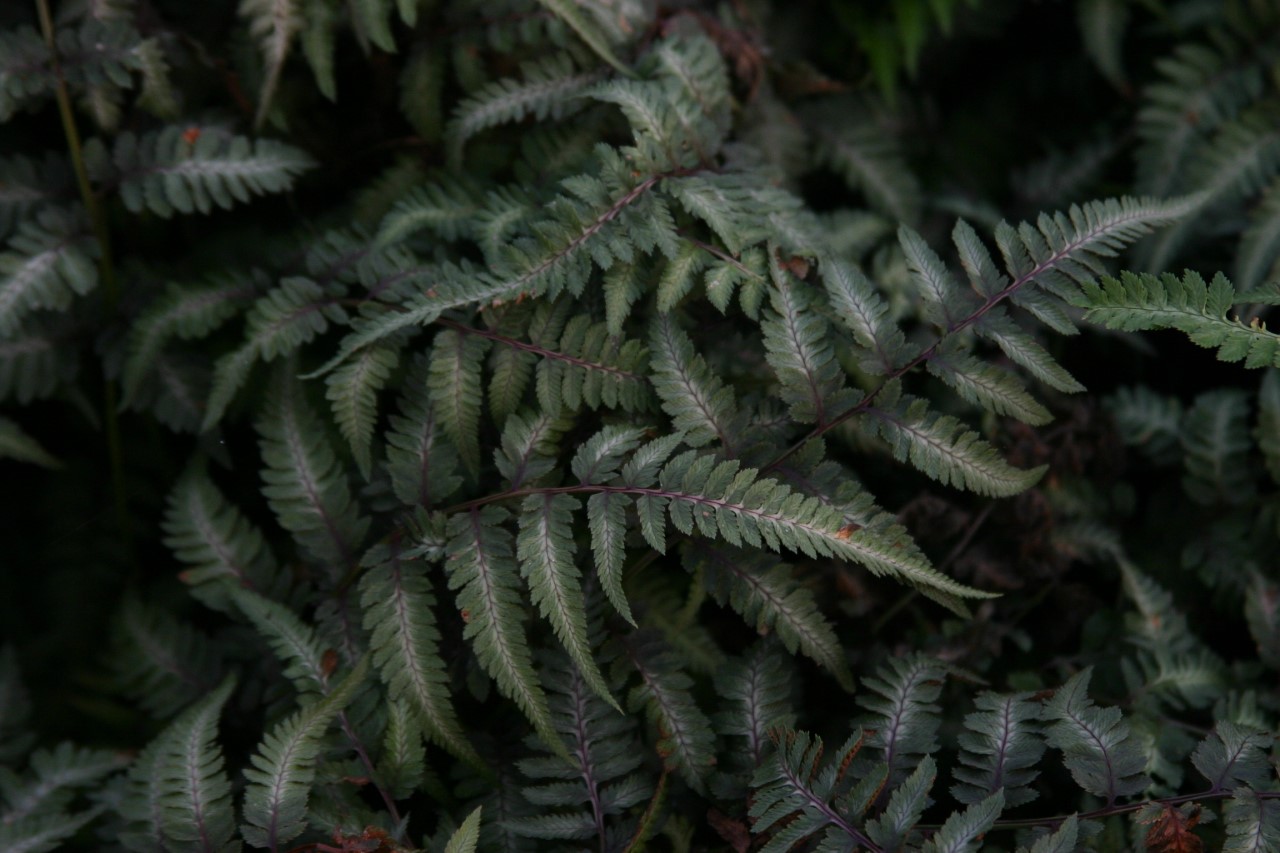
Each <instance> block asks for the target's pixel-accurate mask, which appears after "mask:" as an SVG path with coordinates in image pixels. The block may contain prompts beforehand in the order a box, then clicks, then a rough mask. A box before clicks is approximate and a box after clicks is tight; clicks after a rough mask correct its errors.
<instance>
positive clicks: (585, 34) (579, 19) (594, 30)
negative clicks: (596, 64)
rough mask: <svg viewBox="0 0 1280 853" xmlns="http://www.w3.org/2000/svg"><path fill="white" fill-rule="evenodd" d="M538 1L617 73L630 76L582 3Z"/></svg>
mask: <svg viewBox="0 0 1280 853" xmlns="http://www.w3.org/2000/svg"><path fill="white" fill-rule="evenodd" d="M538 2H539V3H540V4H541V5H542V6H543V7H545V8H546V10H547V11H548V12H550V13H551V14H553V15H555V16H556V17H557V18H559V19H560V20H562V21H564V22H565V23H566V24H568V25H569V28H570V29H572V30H573V31H574V32H575V33H577V34H578V38H580V39H582V41H583V43H585V44H586V45H587V47H589V48H591V51H592V53H594V54H595V55H596V56H598V57H600V58H601V59H603V60H604V61H605V62H607V63H608V64H609V65H611V66H612V67H613V69H614V70H615V71H617V72H618V73H619V74H623V75H626V76H631V75H632V74H633V73H634V72H632V71H631V69H630V68H628V67H627V66H626V65H624V64H623V63H622V60H620V59H618V56H617V54H615V53H614V52H613V48H612V46H611V45H610V44H609V41H608V39H607V37H606V35H605V32H604V31H603V30H602V28H601V27H600V25H599V24H598V23H597V22H596V21H594V20H592V19H591V18H589V17H587V15H586V14H585V10H584V8H583V6H582V4H580V3H576V2H572V0H538ZM590 5H591V4H587V7H588V8H590Z"/></svg>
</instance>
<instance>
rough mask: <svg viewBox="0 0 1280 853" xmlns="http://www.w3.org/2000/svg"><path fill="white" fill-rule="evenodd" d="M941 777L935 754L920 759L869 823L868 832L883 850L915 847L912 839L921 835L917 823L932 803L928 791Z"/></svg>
mask: <svg viewBox="0 0 1280 853" xmlns="http://www.w3.org/2000/svg"><path fill="white" fill-rule="evenodd" d="M937 777H938V765H937V764H936V763H935V762H934V760H933V756H932V755H926V756H924V757H923V758H921V759H920V764H919V766H917V767H916V769H915V771H914V772H912V774H911V775H910V776H908V777H907V778H906V779H904V780H903V781H902V784H900V785H898V787H896V788H894V789H893V793H892V794H891V795H890V796H889V802H888V804H887V805H886V806H885V807H884V812H883V813H881V814H880V815H879V816H878V817H877V818H876V819H875V820H872V821H871V822H869V823H868V824H867V835H868V836H869V837H870V838H871V839H872V840H873V841H874V842H875V843H876V844H879V845H880V847H881V849H883V850H899V849H904V848H908V847H910V846H914V845H911V844H910V839H912V838H914V837H915V836H917V835H918V833H917V832H915V831H914V830H915V826H916V824H917V823H919V822H920V817H921V816H922V815H923V813H924V810H925V809H926V808H927V807H928V806H929V791H930V790H931V789H932V788H933V783H934V780H935V779H937Z"/></svg>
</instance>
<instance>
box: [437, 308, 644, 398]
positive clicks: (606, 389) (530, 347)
mask: <svg viewBox="0 0 1280 853" xmlns="http://www.w3.org/2000/svg"><path fill="white" fill-rule="evenodd" d="M561 304H563V307H564V308H568V307H569V303H568V301H567V300H564V301H563V302H557V303H555V306H560V305H561ZM564 313H565V312H564V310H561V309H559V308H558V307H554V306H553V307H551V308H548V309H546V310H543V308H542V307H540V308H539V309H538V310H537V311H535V312H534V314H533V316H532V318H531V319H530V322H529V328H528V331H527V335H526V336H527V337H528V338H529V339H530V340H529V341H528V342H525V341H523V340H520V339H519V338H517V337H512V336H508V335H504V334H501V333H500V332H497V331H486V330H483V329H475V328H471V327H468V326H462V325H460V324H455V323H452V322H448V321H441V324H442V325H445V326H448V327H449V328H450V329H452V330H455V331H457V332H459V333H464V334H466V335H475V336H478V337H482V338H485V339H487V340H490V341H493V342H494V343H495V344H497V345H498V347H499V348H500V349H499V352H498V353H497V354H496V355H495V357H494V365H495V367H494V372H493V381H492V382H491V383H490V386H489V398H490V400H491V401H493V403H494V406H495V409H496V411H495V416H496V417H497V419H498V420H500V421H501V420H505V418H506V416H507V415H509V414H510V413H511V412H512V411H515V409H516V408H518V407H519V405H520V404H521V402H522V400H523V396H524V393H525V388H526V387H527V384H528V381H529V378H530V373H531V372H532V373H533V375H534V377H535V387H536V390H537V395H538V403H539V405H540V406H541V407H542V409H543V410H544V411H548V412H556V411H559V410H560V409H561V408H564V409H567V410H569V411H576V410H578V409H580V408H581V407H582V406H583V405H584V404H585V405H586V406H589V407H590V408H592V409H599V408H600V407H601V406H606V407H609V408H621V409H622V410H624V411H629V412H630V411H637V410H641V409H645V408H648V407H649V406H650V401H651V399H652V398H651V396H650V394H649V390H648V380H647V377H646V376H645V375H644V369H645V367H646V366H647V364H648V358H647V356H648V350H647V349H646V348H645V346H644V344H642V343H641V342H640V341H637V340H633V339H632V340H629V339H623V338H621V337H617V336H612V335H610V334H609V333H608V329H607V326H606V324H605V323H593V322H591V320H590V318H589V317H586V316H583V315H579V316H577V317H574V318H572V319H570V320H569V321H568V322H567V323H566V322H563V317H562V316H557V315H562V314H564Z"/></svg>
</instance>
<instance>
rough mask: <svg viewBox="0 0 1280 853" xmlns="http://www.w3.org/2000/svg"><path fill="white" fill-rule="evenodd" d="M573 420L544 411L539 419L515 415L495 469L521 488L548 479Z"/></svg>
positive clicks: (504, 438)
mask: <svg viewBox="0 0 1280 853" xmlns="http://www.w3.org/2000/svg"><path fill="white" fill-rule="evenodd" d="M571 424H572V421H570V420H569V419H567V418H563V417H560V416H559V415H554V416H553V415H549V414H547V413H546V412H542V413H540V414H538V415H536V416H529V417H525V416H523V415H512V416H511V417H510V418H508V419H507V426H506V428H505V429H504V430H503V431H502V448H501V449H500V450H499V451H498V453H496V454H494V462H495V466H496V467H497V469H498V473H500V474H501V475H502V476H503V477H506V478H507V481H508V482H509V483H510V484H511V488H512V489H518V488H520V487H521V486H524V485H526V484H528V483H532V482H535V481H537V480H538V479H540V478H542V477H545V476H546V475H547V474H549V473H551V472H552V471H554V470H555V468H556V457H557V454H558V453H559V450H560V447H559V443H558V442H559V440H560V437H561V435H562V434H563V433H564V432H565V431H566V430H567V429H568V428H569V427H570V425H571Z"/></svg>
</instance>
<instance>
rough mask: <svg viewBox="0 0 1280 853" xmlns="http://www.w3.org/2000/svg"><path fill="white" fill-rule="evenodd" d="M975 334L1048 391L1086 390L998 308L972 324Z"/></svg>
mask: <svg viewBox="0 0 1280 853" xmlns="http://www.w3.org/2000/svg"><path fill="white" fill-rule="evenodd" d="M973 328H974V331H975V332H976V333H977V334H978V335H979V336H981V337H984V338H987V339H988V340H990V341H992V342H994V343H995V345H996V346H998V347H1000V349H1001V351H1002V352H1004V354H1005V355H1006V356H1008V357H1009V359H1010V360H1011V361H1013V362H1015V363H1016V364H1018V365H1019V366H1021V367H1022V368H1023V369H1024V370H1026V371H1027V372H1028V373H1030V374H1031V375H1032V376H1034V377H1035V378H1036V379H1039V380H1040V381H1041V382H1043V383H1044V384H1046V385H1048V386H1049V387H1050V388H1054V389H1056V390H1058V391H1061V392H1062V393H1064V394H1078V393H1080V392H1081V391H1083V390H1085V388H1084V386H1083V385H1081V384H1080V382H1079V381H1078V380H1077V379H1076V378H1075V377H1074V376H1072V375H1071V374H1070V373H1068V372H1067V369H1066V368H1065V367H1063V366H1062V365H1060V364H1058V362H1057V361H1055V360H1054V358H1053V356H1051V355H1050V354H1049V352H1048V350H1046V349H1045V348H1044V347H1043V346H1041V345H1040V344H1039V342H1037V341H1036V339H1035V337H1033V336H1032V335H1031V334H1030V333H1029V332H1027V331H1026V330H1025V329H1023V328H1022V327H1021V326H1020V325H1018V323H1017V322H1016V321H1014V320H1013V319H1012V318H1011V317H1009V315H1008V314H1007V313H1006V312H1005V311H1004V310H1003V309H1002V308H1001V307H999V306H997V307H996V308H993V309H992V310H990V311H988V312H987V313H986V314H984V315H982V317H981V319H979V320H978V321H977V322H976V323H974V326H973Z"/></svg>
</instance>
